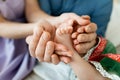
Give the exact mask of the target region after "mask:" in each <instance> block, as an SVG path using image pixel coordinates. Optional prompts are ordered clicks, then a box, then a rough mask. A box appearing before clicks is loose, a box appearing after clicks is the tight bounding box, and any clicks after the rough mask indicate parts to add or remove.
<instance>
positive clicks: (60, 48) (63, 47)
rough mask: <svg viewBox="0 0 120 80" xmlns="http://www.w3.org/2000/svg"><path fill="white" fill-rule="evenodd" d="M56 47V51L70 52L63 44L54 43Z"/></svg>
mask: <svg viewBox="0 0 120 80" xmlns="http://www.w3.org/2000/svg"><path fill="white" fill-rule="evenodd" d="M54 45H55V50H56V51H68V49H67V47H66V46H64V45H62V44H58V43H54Z"/></svg>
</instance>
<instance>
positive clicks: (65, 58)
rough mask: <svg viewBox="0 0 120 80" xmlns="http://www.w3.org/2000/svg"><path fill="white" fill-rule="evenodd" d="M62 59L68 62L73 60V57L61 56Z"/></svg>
mask: <svg viewBox="0 0 120 80" xmlns="http://www.w3.org/2000/svg"><path fill="white" fill-rule="evenodd" d="M60 61H62V62H64V63H66V64H68V63H70V62H71V58H70V57H66V56H60Z"/></svg>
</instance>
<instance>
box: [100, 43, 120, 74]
mask: <svg viewBox="0 0 120 80" xmlns="http://www.w3.org/2000/svg"><path fill="white" fill-rule="evenodd" d="M107 53H113V54H116V48H115V47H114V45H113V44H112V43H111V42H110V41H108V42H107V45H106V48H105V49H104V51H103V53H102V54H107ZM100 63H101V65H102V66H103V68H104V69H105V70H106V71H108V72H109V73H115V74H117V75H118V76H120V63H119V62H117V61H114V60H112V59H110V58H103V59H102V60H101V61H100Z"/></svg>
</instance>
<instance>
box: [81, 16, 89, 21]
mask: <svg viewBox="0 0 120 80" xmlns="http://www.w3.org/2000/svg"><path fill="white" fill-rule="evenodd" d="M81 17H82V18H83V19H86V20H90V16H88V15H82V16H81Z"/></svg>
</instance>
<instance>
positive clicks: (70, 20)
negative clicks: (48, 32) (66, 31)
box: [47, 13, 90, 28]
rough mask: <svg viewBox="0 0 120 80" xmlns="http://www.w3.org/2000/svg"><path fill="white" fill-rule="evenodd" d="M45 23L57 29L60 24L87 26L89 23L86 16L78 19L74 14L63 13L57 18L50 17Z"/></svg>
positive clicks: (88, 18)
mask: <svg viewBox="0 0 120 80" xmlns="http://www.w3.org/2000/svg"><path fill="white" fill-rule="evenodd" d="M47 21H48V22H50V23H51V24H52V25H54V26H55V27H56V28H57V27H58V26H59V25H60V24H62V23H67V24H68V25H70V26H72V25H73V24H74V23H78V24H79V25H87V24H89V23H90V17H89V16H87V15H85V16H81V17H80V16H79V15H77V14H75V13H63V14H61V15H60V16H58V17H50V18H48V19H47Z"/></svg>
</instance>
